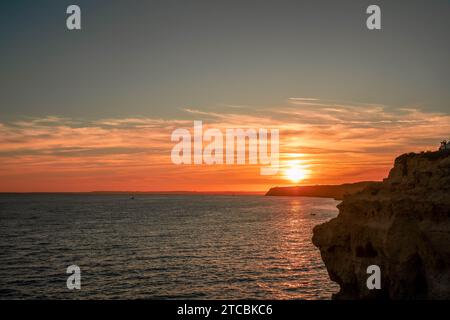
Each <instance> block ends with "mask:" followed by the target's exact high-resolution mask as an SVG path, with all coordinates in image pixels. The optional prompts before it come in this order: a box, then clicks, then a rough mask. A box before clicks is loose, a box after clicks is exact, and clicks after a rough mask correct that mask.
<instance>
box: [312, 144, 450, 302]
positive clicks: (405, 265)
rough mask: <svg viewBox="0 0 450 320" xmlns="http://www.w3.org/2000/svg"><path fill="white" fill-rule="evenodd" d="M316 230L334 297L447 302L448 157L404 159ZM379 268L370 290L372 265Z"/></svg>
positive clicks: (449, 290)
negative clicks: (375, 284)
mask: <svg viewBox="0 0 450 320" xmlns="http://www.w3.org/2000/svg"><path fill="white" fill-rule="evenodd" d="M338 208H339V215H338V216H337V218H335V219H332V220H330V221H329V222H326V223H324V224H321V225H318V226H316V227H315V228H314V235H313V243H314V245H316V246H317V247H318V248H319V249H320V252H321V255H322V259H323V261H324V262H325V265H326V267H327V270H328V273H329V275H330V278H331V280H333V281H335V282H337V283H338V284H339V285H340V287H341V290H340V292H339V293H337V294H335V295H334V296H333V298H335V299H372V298H375V299H450V152H449V151H448V150H447V151H439V152H426V153H420V154H414V153H410V154H404V155H402V156H400V157H398V158H397V159H396V160H395V164H394V167H393V168H392V169H391V171H390V173H389V176H388V178H386V179H384V181H383V182H382V183H380V184H374V185H370V186H368V187H367V188H365V189H364V190H363V191H361V192H359V193H356V194H353V195H349V196H346V197H344V200H343V202H342V203H340V204H339V205H338ZM369 265H378V266H379V267H380V269H381V289H380V290H377V289H374V290H369V289H368V288H367V285H366V281H367V278H368V277H369V276H370V275H369V274H367V272H366V271H367V267H368V266H369Z"/></svg>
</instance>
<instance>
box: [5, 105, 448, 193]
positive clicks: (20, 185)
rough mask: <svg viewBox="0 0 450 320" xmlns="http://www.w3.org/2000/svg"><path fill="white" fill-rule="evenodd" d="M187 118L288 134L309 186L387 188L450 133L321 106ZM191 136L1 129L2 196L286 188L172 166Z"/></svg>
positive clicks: (74, 125) (252, 170)
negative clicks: (401, 164)
mask: <svg viewBox="0 0 450 320" xmlns="http://www.w3.org/2000/svg"><path fill="white" fill-rule="evenodd" d="M184 110H185V112H186V114H187V115H190V116H193V117H195V118H196V119H198V120H203V122H204V125H205V127H215V128H219V129H225V128H231V127H233V128H236V127H247V128H248V127H252V128H278V129H280V152H281V160H282V161H288V160H291V159H300V160H301V161H302V162H303V163H307V164H308V165H309V168H310V169H311V171H312V174H311V175H310V177H309V178H308V180H306V181H305V182H304V183H340V182H348V181H356V180H367V179H381V178H382V177H384V176H385V175H386V174H387V171H388V169H389V167H390V166H391V164H392V161H393V158H394V157H395V156H397V155H399V154H401V153H404V152H409V151H421V150H430V149H435V148H436V147H437V145H438V143H439V141H440V139H442V138H449V137H448V136H447V135H448V134H449V132H450V115H448V114H442V113H431V112H423V111H421V110H420V109H417V108H402V109H392V108H389V107H387V106H381V105H369V104H363V105H358V104H343V103H336V102H329V101H321V100H318V99H314V98H290V99H289V100H288V103H287V104H285V105H283V106H279V107H273V108H260V109H257V108H251V109H245V108H226V109H225V111H224V112H209V111H203V110H197V109H195V108H186V109H184ZM235 110H236V111H239V113H235V112H233V111H235ZM192 126H193V122H192V120H187V119H182V118H180V119H169V120H165V119H155V118H146V117H133V118H122V119H99V120H94V121H83V120H80V119H69V118H62V117H56V116H49V117H45V118H39V119H28V120H20V121H15V122H9V123H6V122H4V123H0V168H1V173H0V180H1V181H2V184H1V186H0V190H1V191H39V190H50V191H57V190H68V191H80V190H94V189H95V190H99V189H109V190H111V189H115V190H117V189H120V190H123V189H133V190H156V189H160V190H180V189H188V190H207V189H210V190H211V189H212V190H225V189H227V190H233V189H239V190H245V189H251V190H263V189H266V188H268V187H269V186H271V185H273V184H277V185H281V184H284V183H286V181H284V180H283V179H282V177H281V176H276V177H261V176H259V174H258V172H259V168H256V167H254V166H249V165H245V166H175V165H172V163H171V161H170V150H171V148H172V146H173V143H172V142H171V141H170V134H171V132H172V131H173V130H174V129H176V128H180V127H185V128H188V129H191V130H192Z"/></svg>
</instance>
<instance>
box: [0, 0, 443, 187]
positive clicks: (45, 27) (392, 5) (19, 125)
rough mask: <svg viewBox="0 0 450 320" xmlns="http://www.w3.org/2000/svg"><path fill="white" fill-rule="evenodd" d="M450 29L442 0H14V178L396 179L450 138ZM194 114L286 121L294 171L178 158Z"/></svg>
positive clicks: (3, 23)
mask: <svg viewBox="0 0 450 320" xmlns="http://www.w3.org/2000/svg"><path fill="white" fill-rule="evenodd" d="M70 4H78V5H79V6H80V7H81V12H82V30H80V31H68V30H67V29H66V23H65V20H66V18H67V15H66V13H65V11H66V8H67V6H68V5H70ZM370 4H378V5H379V6H380V8H381V12H382V29H381V30H373V31H370V30H368V29H367V28H366V23H365V21H366V18H367V14H366V13H365V10H366V8H367V6H368V5H370ZM449 31H450V3H449V2H448V1H440V0H433V1H356V0H355V1H331V0H330V1H322V0H319V1H299V0H297V1H284V0H281V1H274V0H273V1H272V0H271V1H251V0H248V1H233V0H231V1H217V0H209V1H203V0H196V1H194V0H191V1H171V0H164V1H137V0H135V1H114V0H112V1H45V0H44V1H39V2H38V1H22V0H18V1H9V2H1V4H0V39H1V40H2V45H1V54H0V70H1V72H0V86H1V88H2V89H1V90H0V169H1V170H0V191H92V190H141V191H156V190H162V191H167V190H191V191H221V190H222V191H223V190H227V191H236V190H238V191H264V190H267V189H268V188H270V187H271V186H276V185H278V186H282V185H292V183H293V181H290V180H289V179H286V177H284V176H283V172H285V171H284V169H285V168H287V166H288V165H289V164H291V163H297V165H298V166H300V167H301V168H302V170H305V172H307V173H308V174H307V175H306V177H305V179H303V180H302V181H300V182H298V184H336V183H343V182H354V181H361V180H381V179H382V178H383V177H385V176H386V175H387V173H388V172H389V168H390V167H391V166H392V163H393V160H394V158H395V157H396V156H398V155H400V154H401V153H403V152H409V151H421V150H433V149H435V148H437V146H438V145H439V142H440V141H441V140H442V139H444V138H447V139H449V138H450V137H449V136H448V135H449V132H450V130H449V129H450V121H449V120H450V112H449V111H450V108H449V101H450V90H449V75H450V63H449V62H448V57H449V56H450V42H449V41H448V34H449ZM194 120H202V121H203V122H204V123H205V125H206V126H209V127H214V128H219V129H223V130H225V129H226V128H228V127H246V128H249V127H252V128H278V129H279V130H280V157H281V158H280V159H281V162H282V168H283V170H281V172H280V174H279V175H276V176H270V177H268V176H261V175H259V167H258V166H254V165H241V166H237V165H236V166H226V165H223V166H220V165H215V166H205V165H202V166H193V165H192V166H188V165H184V166H176V165H174V164H173V163H172V162H171V161H170V151H171V148H172V147H173V145H174V143H173V142H171V140H170V134H171V132H172V131H173V130H175V129H176V128H187V129H190V130H192V127H193V121H194Z"/></svg>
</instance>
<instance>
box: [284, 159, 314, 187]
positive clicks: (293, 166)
mask: <svg viewBox="0 0 450 320" xmlns="http://www.w3.org/2000/svg"><path fill="white" fill-rule="evenodd" d="M309 172H310V170H308V169H306V168H305V166H304V165H299V164H298V163H297V162H291V163H290V164H289V165H288V167H287V168H286V169H285V170H284V176H285V177H286V179H288V180H290V181H292V182H294V183H297V182H300V181H302V180H304V179H305V178H306V177H307V176H308V174H309Z"/></svg>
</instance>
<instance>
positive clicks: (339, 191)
mask: <svg viewBox="0 0 450 320" xmlns="http://www.w3.org/2000/svg"><path fill="white" fill-rule="evenodd" d="M377 183H380V182H373V181H362V182H356V183H345V184H340V185H317V186H298V187H275V188H271V189H270V190H269V191H268V192H267V193H266V196H290V197H320V198H333V199H337V200H341V199H342V198H343V197H344V196H345V195H350V194H353V193H356V192H359V191H361V190H362V189H364V188H365V187H367V186H368V185H372V184H377Z"/></svg>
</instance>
